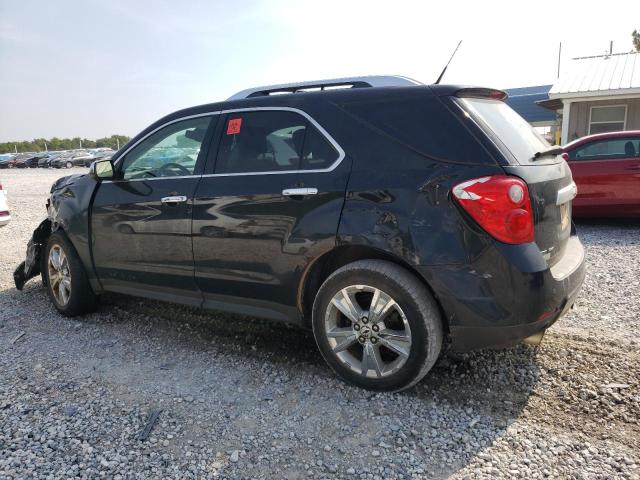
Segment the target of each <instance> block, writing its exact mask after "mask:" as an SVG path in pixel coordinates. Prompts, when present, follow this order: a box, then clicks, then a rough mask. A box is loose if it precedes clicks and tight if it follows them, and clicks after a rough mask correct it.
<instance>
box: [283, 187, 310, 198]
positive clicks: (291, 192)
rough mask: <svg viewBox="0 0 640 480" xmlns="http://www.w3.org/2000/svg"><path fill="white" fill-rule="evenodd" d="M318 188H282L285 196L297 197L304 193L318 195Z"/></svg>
mask: <svg viewBox="0 0 640 480" xmlns="http://www.w3.org/2000/svg"><path fill="white" fill-rule="evenodd" d="M317 194H318V189H317V188H285V189H284V190H282V195H284V196H285V197H295V196H304V195H317Z"/></svg>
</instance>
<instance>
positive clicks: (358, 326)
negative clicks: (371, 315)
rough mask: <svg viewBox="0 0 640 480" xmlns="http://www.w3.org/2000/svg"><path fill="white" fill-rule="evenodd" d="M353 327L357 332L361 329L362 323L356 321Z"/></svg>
mask: <svg viewBox="0 0 640 480" xmlns="http://www.w3.org/2000/svg"><path fill="white" fill-rule="evenodd" d="M353 329H354V330H355V331H356V332H357V331H358V330H360V324H358V323H356V324H355V325H354V326H353Z"/></svg>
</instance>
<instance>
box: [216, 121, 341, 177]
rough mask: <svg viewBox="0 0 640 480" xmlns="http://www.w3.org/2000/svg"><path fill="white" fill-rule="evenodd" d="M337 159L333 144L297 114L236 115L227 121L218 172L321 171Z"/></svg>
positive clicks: (217, 167) (219, 156)
mask: <svg viewBox="0 0 640 480" xmlns="http://www.w3.org/2000/svg"><path fill="white" fill-rule="evenodd" d="M337 159H338V152H337V151H336V149H335V148H334V147H333V146H332V145H331V143H330V142H329V141H328V140H327V139H326V138H325V136H324V135H322V134H321V133H320V132H319V131H318V130H317V129H316V128H315V127H314V126H313V125H311V124H310V123H309V122H308V120H307V119H306V118H305V117H303V116H302V115H299V114H298V113H295V112H289V111H280V110H264V111H251V112H237V113H230V114H229V115H228V116H227V118H226V123H225V125H224V130H223V132H222V139H221V142H220V148H219V152H218V159H217V161H216V167H215V173H261V172H265V173H268V172H288V171H296V170H299V169H302V170H320V169H325V168H328V167H329V166H331V165H332V164H333V163H334V162H335V161H336V160H337Z"/></svg>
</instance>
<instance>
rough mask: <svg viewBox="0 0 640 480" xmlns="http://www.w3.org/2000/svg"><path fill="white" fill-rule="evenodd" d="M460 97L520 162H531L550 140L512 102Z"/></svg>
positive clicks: (467, 107) (475, 116)
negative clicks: (510, 103)
mask: <svg viewBox="0 0 640 480" xmlns="http://www.w3.org/2000/svg"><path fill="white" fill-rule="evenodd" d="M458 101H459V102H460V103H461V104H462V106H463V108H464V109H465V110H466V111H467V112H469V113H470V114H471V115H472V116H473V117H474V119H475V120H477V121H478V122H479V123H480V124H481V125H482V126H483V128H485V129H489V130H490V131H491V132H493V134H494V135H495V136H496V137H497V139H498V140H499V141H500V142H502V144H503V145H504V146H505V147H506V148H507V149H508V150H509V152H511V154H512V155H513V156H514V157H515V158H516V160H517V161H518V163H521V164H522V163H525V164H526V163H529V162H530V161H531V160H532V159H533V156H534V155H535V154H536V153H537V152H540V151H542V150H544V149H546V148H549V143H548V142H547V141H546V140H545V139H544V138H543V137H542V136H540V135H539V134H538V133H537V132H536V131H535V130H534V129H533V127H532V126H531V125H529V124H528V123H527V121H526V120H525V119H524V118H522V117H521V116H520V115H518V114H517V113H516V112H515V111H514V110H513V109H512V108H511V107H510V106H509V105H507V104H506V103H504V102H502V101H500V100H491V99H486V98H460V99H458Z"/></svg>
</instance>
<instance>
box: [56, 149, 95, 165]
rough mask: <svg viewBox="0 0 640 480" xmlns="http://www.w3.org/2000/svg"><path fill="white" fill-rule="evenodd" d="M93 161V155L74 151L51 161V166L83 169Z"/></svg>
mask: <svg viewBox="0 0 640 480" xmlns="http://www.w3.org/2000/svg"><path fill="white" fill-rule="evenodd" d="M91 160H93V155H91V154H90V153H89V152H86V151H83V150H81V151H78V150H74V151H71V152H66V153H63V154H62V155H60V156H58V157H57V158H55V159H53V160H51V162H50V166H51V167H53V168H71V167H74V166H75V167H83V166H85V163H86V162H90V161H91Z"/></svg>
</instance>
